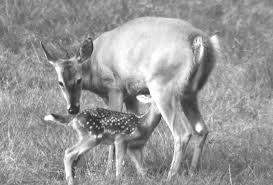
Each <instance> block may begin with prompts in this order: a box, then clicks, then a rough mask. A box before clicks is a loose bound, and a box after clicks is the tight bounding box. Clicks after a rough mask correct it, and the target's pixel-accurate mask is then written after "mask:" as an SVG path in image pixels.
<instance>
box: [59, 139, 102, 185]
mask: <svg viewBox="0 0 273 185" xmlns="http://www.w3.org/2000/svg"><path fill="white" fill-rule="evenodd" d="M97 144H98V142H97V141H96V140H95V139H94V138H83V139H82V140H81V141H79V142H78V143H77V144H76V145H74V146H72V147H71V148H68V149H66V151H65V156H64V168H65V175H66V181H67V183H68V184H69V185H73V184H74V182H73V168H74V166H73V165H75V164H76V163H75V161H77V160H78V158H79V157H80V156H81V155H83V154H84V153H85V152H87V151H88V150H90V149H92V148H94V147H95V146H96V145H97Z"/></svg>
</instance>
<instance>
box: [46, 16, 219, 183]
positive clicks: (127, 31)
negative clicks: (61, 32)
mask: <svg viewBox="0 0 273 185" xmlns="http://www.w3.org/2000/svg"><path fill="white" fill-rule="evenodd" d="M42 48H43V50H44V53H45V55H46V58H47V61H49V63H50V64H52V66H53V67H54V68H55V71H56V73H57V76H58V82H59V86H60V88H61V91H62V93H63V95H64V98H65V100H66V102H67V110H68V113H69V114H77V113H78V112H79V110H80V97H81V91H82V90H88V91H90V92H93V93H95V94H97V95H98V96H100V97H101V98H102V99H103V100H104V102H105V103H106V104H107V105H108V106H109V108H110V109H111V110H116V111H122V107H123V104H125V106H126V109H127V110H128V111H131V112H133V113H135V114H138V112H139V104H138V102H137V100H136V96H137V95H138V94H149V95H151V97H152V99H153V101H154V102H155V106H156V107H157V109H158V110H159V111H158V114H160V115H161V117H163V119H164V121H165V122H166V124H167V125H168V127H169V129H170V131H171V133H172V136H173V141H174V150H173V159H172V162H171V167H170V169H169V172H168V179H169V180H170V179H172V178H173V177H174V176H176V175H177V174H178V171H179V169H180V166H181V161H182V159H183V158H184V156H185V150H186V148H187V145H188V143H189V141H190V139H191V138H194V152H193V157H192V162H191V165H190V169H189V172H190V173H191V174H194V173H196V172H197V171H198V169H199V166H200V158H201V155H202V150H203V148H204V144H205V141H206V138H207V136H208V133H209V131H208V128H207V126H206V124H205V122H204V120H203V118H202V115H201V113H200V110H199V106H198V92H200V90H201V89H202V87H203V86H204V85H205V83H206V82H207V81H208V78H209V76H210V74H211V72H212V70H213V68H214V65H215V63H216V61H217V60H218V59H219V58H220V57H219V56H220V44H219V39H218V36H217V35H213V36H211V37H210V36H208V35H207V34H206V33H204V32H203V31H201V30H200V29H198V28H195V27H194V26H193V25H191V24H190V23H189V22H187V21H184V20H180V19H175V18H164V17H140V18H136V19H133V20H131V21H128V22H126V23H124V24H122V25H120V26H118V27H116V28H114V29H113V30H110V31H107V32H105V33H102V34H101V35H100V36H98V37H97V38H96V39H95V40H94V41H93V39H92V38H87V39H85V40H84V41H83V42H82V44H81V45H80V46H79V49H78V51H77V52H76V53H75V55H73V56H72V57H69V58H58V57H56V56H55V55H54V53H52V52H51V53H50V52H49V51H48V50H47V49H46V47H45V46H44V45H43V44H42ZM154 116H155V117H154V119H155V120H157V119H158V115H156V114H154ZM151 121H153V119H152V118H151ZM192 136H194V137H192ZM113 151H114V147H113V146H110V147H109V154H108V164H107V166H108V167H107V169H111V168H110V167H111V162H112V160H111V159H112V156H113ZM108 171H109V170H106V172H108Z"/></svg>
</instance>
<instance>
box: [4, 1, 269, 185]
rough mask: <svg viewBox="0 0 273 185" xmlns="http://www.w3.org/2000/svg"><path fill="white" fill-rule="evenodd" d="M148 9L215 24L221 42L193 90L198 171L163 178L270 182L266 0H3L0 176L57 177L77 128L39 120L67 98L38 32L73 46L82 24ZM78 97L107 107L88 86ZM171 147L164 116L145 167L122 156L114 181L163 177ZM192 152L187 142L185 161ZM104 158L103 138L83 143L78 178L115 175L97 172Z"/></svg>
mask: <svg viewBox="0 0 273 185" xmlns="http://www.w3.org/2000/svg"><path fill="white" fill-rule="evenodd" d="M147 15H148V16H150V15H153V16H165V17H176V18H181V19H186V20H188V21H190V22H191V23H192V24H193V25H195V26H196V27H198V28H200V29H202V30H204V31H205V32H207V33H208V34H210V35H212V34H214V33H217V34H218V35H220V37H221V46H222V52H223V59H222V60H221V61H218V63H217V65H216V67H215V69H214V71H213V74H212V75H211V78H210V80H209V82H208V83H207V85H206V86H205V88H204V89H203V90H202V92H201V93H200V107H201V111H202V114H203V115H204V119H205V121H206V123H207V125H208V127H209V128H210V135H209V137H208V140H207V145H206V147H205V149H204V153H203V159H202V165H201V170H200V173H199V174H197V175H196V176H194V177H189V176H186V175H180V176H178V177H177V178H175V179H174V180H173V181H172V182H170V183H168V184H189V185H203V184H204V185H205V184H210V185H216V184H217V185H218V184H221V185H222V184H223V185H224V184H231V185H239V184H245V185H246V184H247V185H248V184H249V185H252V184H253V185H254V184H255V185H257V184H259V185H270V184H273V142H272V141H273V135H272V133H273V123H272V120H273V93H272V92H273V65H272V62H273V53H272V51H273V45H272V42H273V32H272V27H273V19H272V17H273V4H272V1H271V0H249V1H246V0H236V1H235V0H234V1H224V0H207V1H200V0H193V1H186V0H171V1H164V0H157V1H154V0H141V1H133V0H128V1H125V0H123V1H121V0H119V1H113V0H92V1H88V0H79V1H72V0H52V1H49V0H44V1H41V0H39V1H32V0H22V1H21V0H1V1H0V62H1V65H0V85H1V86H0V87H1V88H0V114H1V118H0V166H1V168H0V184H7V185H13V184H57V185H58V184H65V181H64V172H63V163H62V158H63V154H64V150H65V149H66V148H67V147H68V146H71V145H72V144H73V143H74V142H75V135H74V133H73V131H72V130H70V129H67V128H61V127H52V126H50V125H47V124H45V123H43V122H42V121H41V118H42V117H43V116H44V115H45V114H46V113H49V112H60V111H62V112H63V113H65V111H66V110H65V107H66V105H65V101H64V99H63V97H62V95H61V93H60V91H59V89H58V87H57V83H56V78H57V77H56V74H55V71H54V69H53V68H52V67H51V66H50V65H49V64H47V63H46V62H45V61H46V60H45V58H44V56H43V53H42V51H41V48H40V46H39V41H40V40H42V41H45V42H52V43H53V45H54V46H56V47H60V46H63V47H67V48H68V49H71V51H73V50H74V49H75V48H76V47H77V45H78V44H79V42H81V40H82V39H83V38H84V37H85V36H86V35H87V34H90V35H92V36H93V37H97V36H98V35H100V34H101V33H102V32H104V31H107V30H110V29H112V28H114V27H116V26H118V25H120V24H122V23H123V22H126V21H127V20H130V19H133V18H134V17H140V16H147ZM57 53H58V52H57ZM58 54H60V55H61V54H62V53H58ZM82 105H83V108H87V107H93V106H103V107H105V105H104V104H103V103H102V101H101V100H100V99H99V98H98V97H97V96H95V95H93V94H91V93H88V92H84V94H83V97H82ZM172 151H173V141H172V137H171V134H170V132H169V130H168V128H167V126H166V124H165V123H164V122H163V121H162V123H161V124H160V125H159V126H158V128H157V129H156V131H155V132H154V133H153V136H152V138H151V140H150V141H149V142H148V146H147V147H146V149H145V161H146V163H147V164H148V165H149V166H150V167H151V168H152V169H153V171H154V174H153V177H152V178H151V179H143V178H140V177H138V176H137V174H136V170H135V169H134V166H133V164H132V163H130V162H127V163H126V165H125V167H124V168H125V169H126V170H125V174H124V177H123V178H122V184H128V185H129V184H150V185H152V184H167V183H166V182H165V181H164V179H166V175H167V171H168V168H169V167H170V162H171V159H172ZM191 154H192V148H191V145H190V147H189V148H188V152H187V157H186V160H185V161H184V162H183V164H182V167H183V169H187V167H188V164H189V162H190V159H191ZM106 158H107V147H103V146H99V147H98V148H96V149H95V150H93V151H91V152H90V153H89V154H88V157H87V158H86V159H85V160H83V161H82V162H81V165H80V166H81V167H80V168H79V169H78V173H77V174H78V178H77V180H78V182H79V184H110V183H115V181H114V174H112V175H110V176H109V177H105V176H104V172H105V164H106Z"/></svg>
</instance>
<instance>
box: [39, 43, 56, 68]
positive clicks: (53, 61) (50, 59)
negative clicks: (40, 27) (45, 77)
mask: <svg viewBox="0 0 273 185" xmlns="http://www.w3.org/2000/svg"><path fill="white" fill-rule="evenodd" d="M41 46H42V48H43V50H44V53H45V56H46V58H47V60H48V62H49V63H51V64H54V63H55V62H56V61H57V60H58V59H57V57H55V56H53V55H51V54H50V53H49V52H48V51H47V49H46V47H45V46H44V44H43V43H42V42H41Z"/></svg>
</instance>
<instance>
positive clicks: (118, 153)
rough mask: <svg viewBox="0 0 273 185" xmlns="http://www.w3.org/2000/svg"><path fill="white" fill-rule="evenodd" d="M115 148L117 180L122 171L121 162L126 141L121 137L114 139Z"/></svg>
mask: <svg viewBox="0 0 273 185" xmlns="http://www.w3.org/2000/svg"><path fill="white" fill-rule="evenodd" d="M115 148H116V179H117V180H119V179H120V177H121V173H122V162H123V160H124V156H125V152H126V143H125V142H124V140H122V139H118V140H117V141H115Z"/></svg>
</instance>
